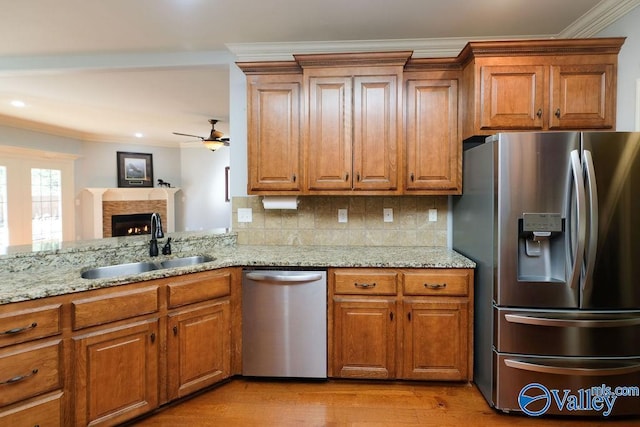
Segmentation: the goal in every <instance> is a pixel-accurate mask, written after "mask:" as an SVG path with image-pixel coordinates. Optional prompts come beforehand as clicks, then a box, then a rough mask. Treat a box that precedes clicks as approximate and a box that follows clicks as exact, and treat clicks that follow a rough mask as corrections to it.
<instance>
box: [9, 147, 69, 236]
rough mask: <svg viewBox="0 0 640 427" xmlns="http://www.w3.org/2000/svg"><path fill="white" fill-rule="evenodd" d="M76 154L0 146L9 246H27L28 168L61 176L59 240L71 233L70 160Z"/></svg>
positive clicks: (29, 195)
mask: <svg viewBox="0 0 640 427" xmlns="http://www.w3.org/2000/svg"><path fill="white" fill-rule="evenodd" d="M77 158H78V156H76V155H73V154H68V153H56V152H49V151H43V150H34V149H29V148H22V147H12V146H2V145H0V164H1V165H2V166H6V168H7V217H8V220H9V221H8V223H9V246H15V245H31V244H32V232H31V169H32V168H38V169H58V170H60V171H61V175H62V240H63V241H72V240H74V235H75V207H74V194H75V184H74V161H75V160H76V159H77Z"/></svg>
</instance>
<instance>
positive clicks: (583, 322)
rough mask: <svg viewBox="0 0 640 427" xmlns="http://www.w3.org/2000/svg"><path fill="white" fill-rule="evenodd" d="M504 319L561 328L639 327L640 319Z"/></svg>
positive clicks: (509, 316)
mask: <svg viewBox="0 0 640 427" xmlns="http://www.w3.org/2000/svg"><path fill="white" fill-rule="evenodd" d="M504 318H505V320H506V321H507V322H510V323H519V324H523V325H534V326H555V327H560V328H566V327H577V328H617V327H621V326H623V327H624V326H638V325H640V317H627V318H620V319H603V320H598V319H558V318H552V317H536V316H525V315H521V314H505V315H504Z"/></svg>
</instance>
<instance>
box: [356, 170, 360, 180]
mask: <svg viewBox="0 0 640 427" xmlns="http://www.w3.org/2000/svg"><path fill="white" fill-rule="evenodd" d="M356 179H357V180H358V182H360V172H358V173H357V174H356Z"/></svg>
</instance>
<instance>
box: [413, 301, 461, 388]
mask: <svg viewBox="0 0 640 427" xmlns="http://www.w3.org/2000/svg"><path fill="white" fill-rule="evenodd" d="M467 305H468V303H467V301H466V299H454V298H447V299H443V298H431V299H427V298H423V299H411V300H410V299H405V301H404V352H403V378H405V379H414V380H443V381H444V380H454V381H459V380H469V379H470V378H469V372H468V361H469V359H468V348H467V344H468V342H467V334H468V328H469V323H468V314H467V313H468V311H467V309H468V307H467Z"/></svg>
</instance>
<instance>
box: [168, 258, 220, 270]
mask: <svg viewBox="0 0 640 427" xmlns="http://www.w3.org/2000/svg"><path fill="white" fill-rule="evenodd" d="M214 259H215V258H213V257H210V256H206V255H194V256H188V257H183V258H173V259H168V260H166V261H162V262H161V263H160V265H161V266H162V268H175V267H185V266H187V265H197V264H202V263H204V262H209V261H213V260H214Z"/></svg>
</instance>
